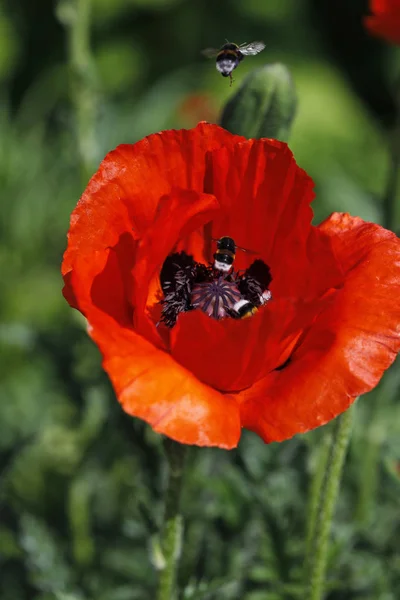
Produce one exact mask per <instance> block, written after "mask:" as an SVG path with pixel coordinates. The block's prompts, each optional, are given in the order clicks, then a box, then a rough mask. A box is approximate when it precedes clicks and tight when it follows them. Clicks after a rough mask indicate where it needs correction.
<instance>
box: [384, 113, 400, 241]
mask: <svg viewBox="0 0 400 600" xmlns="http://www.w3.org/2000/svg"><path fill="white" fill-rule="evenodd" d="M389 153H390V163H389V171H388V177H387V181H386V188H385V192H384V194H383V225H384V227H386V228H387V229H391V230H392V231H393V230H394V229H395V227H396V195H397V186H398V180H399V167H400V107H398V108H397V116H396V122H395V125H394V128H393V131H392V134H391V138H390V140H389Z"/></svg>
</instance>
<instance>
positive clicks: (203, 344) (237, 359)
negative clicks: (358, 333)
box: [171, 298, 326, 393]
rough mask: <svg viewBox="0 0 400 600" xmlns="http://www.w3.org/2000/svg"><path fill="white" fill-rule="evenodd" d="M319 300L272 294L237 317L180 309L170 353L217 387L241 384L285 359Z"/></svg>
mask: <svg viewBox="0 0 400 600" xmlns="http://www.w3.org/2000/svg"><path fill="white" fill-rule="evenodd" d="M324 302H326V298H324V299H322V300H315V301H314V302H312V303H304V302H302V301H292V300H277V301H274V300H272V301H271V302H270V303H269V304H268V305H267V306H265V307H262V308H261V309H260V310H259V311H258V313H257V314H256V315H254V316H253V317H251V318H247V319H240V320H235V319H223V320H221V321H215V320H213V319H211V318H210V317H208V316H206V315H205V314H204V313H203V312H202V311H200V310H195V311H192V312H190V313H186V314H183V315H180V316H179V319H178V322H177V325H176V326H175V327H174V328H173V330H172V331H171V353H172V356H173V357H174V358H175V359H176V360H177V361H178V362H179V363H180V364H182V365H183V366H184V367H186V368H187V369H188V370H190V371H192V373H194V374H195V375H196V376H197V377H198V378H199V379H200V381H203V382H204V383H207V384H208V385H210V386H212V387H214V388H216V389H218V390H220V391H222V392H225V393H226V392H237V391H240V390H243V389H246V388H248V387H249V386H251V385H252V384H254V383H255V382H256V381H258V380H259V379H261V378H263V377H265V376H266V375H267V374H268V373H270V372H271V371H273V370H274V369H276V368H278V367H280V366H281V365H283V364H284V363H285V361H286V360H287V359H288V357H289V356H290V354H291V352H292V350H293V348H294V346H295V344H296V343H297V341H298V340H299V338H300V336H301V335H302V333H303V332H304V331H305V330H306V329H307V327H309V326H310V324H311V323H312V321H313V320H314V319H315V318H316V316H317V314H318V312H319V311H320V310H321V309H322V306H323V305H324Z"/></svg>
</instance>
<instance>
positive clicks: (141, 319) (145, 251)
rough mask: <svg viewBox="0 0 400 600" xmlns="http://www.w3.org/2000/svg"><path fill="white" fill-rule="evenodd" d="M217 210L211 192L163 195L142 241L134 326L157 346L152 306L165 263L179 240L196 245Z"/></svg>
mask: <svg viewBox="0 0 400 600" xmlns="http://www.w3.org/2000/svg"><path fill="white" fill-rule="evenodd" d="M218 211H219V204H218V202H217V200H216V198H215V197H214V196H211V195H210V194H199V193H198V192H193V191H186V190H174V191H173V192H172V193H171V194H169V195H166V196H163V197H162V198H161V200H160V203H159V206H158V210H157V215H156V217H155V219H154V221H153V223H152V226H151V228H149V229H148V231H147V232H146V234H145V235H144V236H143V239H142V240H141V242H140V244H139V248H138V252H137V255H136V260H135V266H134V268H133V271H132V277H133V290H132V294H133V305H134V307H135V315H134V325H135V330H136V331H137V332H138V333H140V334H141V335H144V336H145V337H146V338H147V339H148V340H149V341H151V342H152V343H154V344H156V345H159V344H160V335H159V333H158V332H157V329H156V326H155V323H154V320H153V319H152V315H151V308H152V307H153V306H154V304H156V303H157V302H159V301H160V298H161V297H162V296H160V282H159V274H160V271H161V268H162V265H163V263H164V261H165V259H166V257H167V256H168V254H170V253H171V252H172V250H173V249H174V248H175V246H176V244H177V242H178V241H179V240H184V241H187V244H188V245H192V246H193V243H192V244H191V243H190V240H191V238H192V237H193V236H194V238H195V241H196V240H199V238H198V237H197V235H196V233H197V232H198V230H199V229H201V228H202V227H203V226H204V225H205V224H206V223H209V222H210V221H211V220H212V218H213V217H214V216H215V215H216V214H218ZM201 239H204V238H200V240H201ZM199 251H200V253H201V250H200V249H199ZM146 307H148V308H149V310H150V313H149V312H148V311H146Z"/></svg>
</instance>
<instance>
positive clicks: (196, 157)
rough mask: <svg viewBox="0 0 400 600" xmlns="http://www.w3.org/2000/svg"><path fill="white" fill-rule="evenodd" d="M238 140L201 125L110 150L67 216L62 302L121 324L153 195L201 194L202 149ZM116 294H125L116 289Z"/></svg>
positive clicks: (129, 311)
mask: <svg viewBox="0 0 400 600" xmlns="http://www.w3.org/2000/svg"><path fill="white" fill-rule="evenodd" d="M242 139H243V138H241V137H239V136H234V135H232V134H230V133H228V132H227V131H225V130H224V129H222V128H221V127H218V126H216V125H209V124H207V123H200V124H199V125H198V126H197V127H195V128H194V129H191V130H180V131H175V130H172V131H164V132H162V133H157V134H153V135H150V136H149V137H147V138H145V139H144V140H141V141H140V142H137V143H136V144H132V145H122V146H118V148H116V150H114V151H112V152H110V153H109V154H108V155H107V156H106V158H105V159H104V160H103V162H102V163H101V165H100V167H99V170H98V171H97V173H95V175H94V176H93V177H92V179H91V180H90V182H89V184H88V186H87V188H86V190H85V192H84V193H83V195H82V197H81V199H80V200H79V202H78V204H77V206H76V208H75V209H74V211H73V213H72V215H71V223H70V229H69V232H68V247H67V250H66V252H65V254H64V259H63V264H62V274H63V276H64V281H65V288H64V295H65V297H66V299H67V300H68V302H70V303H71V305H72V306H74V307H75V308H78V309H80V310H82V308H81V304H82V298H83V297H84V298H85V300H88V299H90V301H91V302H93V303H94V304H95V305H96V306H98V307H100V308H102V309H103V310H105V311H106V312H107V314H110V315H111V316H112V317H113V318H114V319H115V320H117V321H120V322H121V323H126V321H127V320H129V319H130V318H131V314H132V299H131V298H130V296H129V294H130V292H131V289H132V277H131V270H132V268H133V266H134V264H135V253H136V246H137V242H138V240H140V239H141V238H142V237H143V235H144V233H145V232H146V231H147V229H148V228H149V227H151V225H152V223H153V220H154V217H155V215H156V211H157V207H158V204H159V201H160V198H161V197H162V196H163V195H165V194H169V193H170V192H171V190H172V189H173V188H182V189H191V190H195V191H198V192H202V191H203V180H204V172H205V161H206V154H207V152H209V151H211V150H214V149H216V148H219V147H221V146H222V145H223V146H230V145H232V144H235V143H237V142H238V141H240V140H242ZM167 226H168V223H167V224H166V227H167ZM114 263H118V269H115V264H114ZM72 271H75V273H78V274H79V279H80V282H81V283H80V289H79V292H78V291H77V290H74V289H73V288H72V287H71V272H72ZM94 281H95V282H96V283H95V284H94ZM93 286H95V289H94V290H93ZM122 289H124V290H125V294H123V293H122V292H121V293H120V292H119V291H117V290H122Z"/></svg>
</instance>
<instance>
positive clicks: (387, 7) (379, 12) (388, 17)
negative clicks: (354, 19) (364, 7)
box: [364, 0, 400, 44]
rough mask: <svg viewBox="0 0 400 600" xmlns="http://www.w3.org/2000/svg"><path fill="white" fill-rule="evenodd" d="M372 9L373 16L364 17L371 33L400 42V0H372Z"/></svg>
mask: <svg viewBox="0 0 400 600" xmlns="http://www.w3.org/2000/svg"><path fill="white" fill-rule="evenodd" d="M370 10H371V13H372V16H369V17H365V19H364V22H365V25H366V27H367V29H368V30H369V31H370V33H372V34H373V35H376V36H378V37H381V38H383V39H385V40H387V41H388V42H391V43H393V44H400V0H371V2H370Z"/></svg>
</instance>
